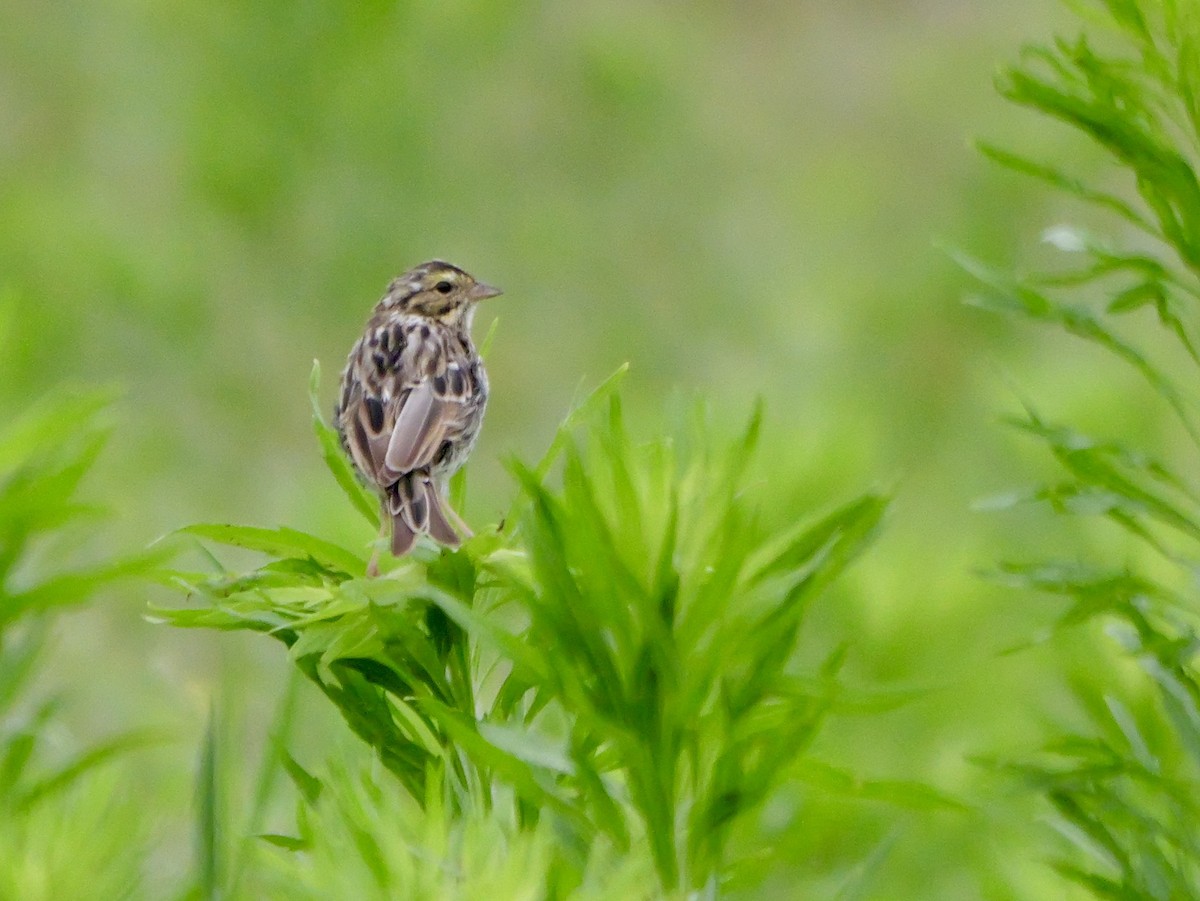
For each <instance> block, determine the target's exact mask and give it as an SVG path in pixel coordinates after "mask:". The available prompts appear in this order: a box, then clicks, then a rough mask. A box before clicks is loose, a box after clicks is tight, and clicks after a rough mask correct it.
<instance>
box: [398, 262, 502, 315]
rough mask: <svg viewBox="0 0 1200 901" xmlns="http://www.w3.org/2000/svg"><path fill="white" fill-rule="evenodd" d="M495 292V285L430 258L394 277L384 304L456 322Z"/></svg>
mask: <svg viewBox="0 0 1200 901" xmlns="http://www.w3.org/2000/svg"><path fill="white" fill-rule="evenodd" d="M498 294H500V290H499V289H498V288H493V287H492V286H491V285H485V284H484V283H483V282H480V281H476V280H475V279H474V278H473V277H472V276H470V275H468V274H467V273H466V272H463V270H461V269H459V268H458V267H457V266H453V265H451V264H450V263H444V262H442V261H441V260H431V261H430V262H428V263H422V264H421V265H420V266H416V267H414V268H412V269H410V270H408V272H406V273H404V274H403V275H401V276H398V277H397V278H395V279H393V280H392V283H391V284H390V285H388V292H387V294H386V295H385V296H384V299H383V306H385V307H389V308H392V309H398V310H401V311H403V312H405V313H413V314H415V315H417V316H424V317H425V318H427V319H438V320H441V321H444V322H450V323H456V322H462V321H464V319H465V318H466V317H467V315H468V313H469V312H470V311H471V310H472V309H473V308H474V306H475V303H476V302H477V301H480V300H486V299H487V298H489V297H496V296H497V295H498Z"/></svg>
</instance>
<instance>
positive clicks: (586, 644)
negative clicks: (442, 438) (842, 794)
mask: <svg viewBox="0 0 1200 901" xmlns="http://www.w3.org/2000/svg"><path fill="white" fill-rule="evenodd" d="M317 378H318V376H317V372H316V371H315V370H314V379H313V389H312V390H313V398H314V422H315V425H316V430H317V434H318V438H319V440H320V443H321V446H322V449H323V452H324V454H325V458H326V462H327V463H328V464H329V466H330V469H331V470H332V472H333V475H334V476H335V478H336V479H337V481H338V483H339V484H340V485H341V486H342V488H343V489H344V490H345V491H346V493H347V495H348V497H349V499H350V501H351V503H352V504H353V505H354V506H355V508H356V509H358V510H360V511H361V512H362V513H363V516H364V518H365V519H366V520H367V521H368V523H369V524H370V525H371V527H372V528H374V527H375V526H376V525H377V520H376V516H375V512H374V510H375V508H374V505H373V504H372V503H370V501H369V498H368V497H367V496H366V494H365V493H364V490H363V489H362V487H361V486H360V485H359V484H358V483H357V482H356V481H355V480H354V478H353V476H352V475H351V473H350V470H349V466H348V464H347V462H346V460H345V459H344V457H343V456H342V455H341V453H340V451H339V450H338V448H337V443H336V437H335V436H334V434H333V433H332V432H331V430H330V429H329V427H328V426H327V425H325V423H324V422H323V421H322V420H321V417H320V414H319V411H318V409H317V405H316V400H315V398H316V387H317ZM618 382H619V379H618V378H616V377H614V378H613V379H610V380H609V381H608V382H607V383H605V385H603V386H602V387H601V388H600V389H598V390H597V391H596V392H595V393H594V394H593V395H592V396H591V397H590V398H589V399H588V400H587V401H586V402H585V403H584V404H583V405H582V406H581V407H580V408H579V409H578V410H576V411H575V412H574V413H573V414H572V415H571V416H570V417H569V418H568V420H567V422H566V423H565V424H564V426H563V427H562V428H561V429H560V431H559V432H558V435H557V437H556V438H555V440H554V442H553V443H552V446H551V448H550V451H549V452H548V453H547V455H546V456H545V457H544V458H543V459H542V460H541V461H540V462H539V463H538V464H537V465H536V466H533V467H527V466H524V465H522V464H520V463H515V462H514V463H513V464H512V467H511V468H512V472H513V474H514V477H515V479H516V481H517V483H518V486H519V489H520V491H519V494H518V497H517V499H516V501H515V502H514V505H513V507H512V509H511V511H510V512H509V514H508V516H506V517H505V519H504V521H503V524H502V525H501V526H500V527H497V528H492V529H487V530H483V531H481V533H480V534H479V535H477V536H476V537H475V538H474V539H472V540H470V541H468V542H467V543H466V544H465V545H464V547H463V548H462V549H461V550H460V551H458V552H453V553H451V552H448V551H447V552H442V553H434V552H432V551H430V550H428V549H418V551H417V553H415V554H413V555H410V556H408V557H405V558H403V559H401V560H399V561H394V564H393V566H392V569H391V570H390V572H388V573H387V574H386V577H384V578H376V579H367V578H364V577H363V573H364V572H365V568H366V561H365V559H364V555H363V554H361V553H359V552H358V551H356V550H353V549H349V548H345V547H342V546H340V545H337V544H334V543H331V542H329V541H326V540H324V539H321V538H318V537H316V536H313V535H310V534H308V533H303V532H299V531H296V530H292V529H257V528H248V527H239V526H227V525H204V526H192V527H189V528H187V529H184V530H182V531H183V533H184V534H185V535H189V536H193V537H197V538H200V539H202V540H204V541H206V542H210V543H217V544H225V545H231V546H234V547H239V548H246V549H250V550H254V551H258V552H261V553H263V554H266V555H268V556H269V557H270V558H271V560H270V561H269V562H267V563H265V564H264V565H262V566H259V567H257V568H254V569H252V570H250V571H247V572H242V573H227V572H220V573H218V574H217V575H215V576H213V575H206V574H202V573H188V572H182V571H173V572H171V573H169V574H167V575H168V578H169V579H170V580H171V581H172V582H173V583H174V584H175V585H177V586H178V587H179V588H180V590H182V591H184V592H186V593H187V594H188V595H189V596H190V597H192V598H194V599H196V600H198V601H199V602H200V606H198V607H188V608H183V609H158V610H156V616H158V617H160V618H161V619H163V620H165V621H167V622H170V623H173V624H175V625H179V626H191V627H206V628H218V629H237V630H247V629H248V630H253V631H259V632H262V633H264V634H268V635H271V636H273V637H275V638H277V639H278V640H280V641H282V642H283V643H284V644H285V645H286V646H287V647H288V648H289V653H290V655H291V658H292V660H293V661H294V662H295V664H296V666H297V667H298V668H299V670H300V671H301V672H302V673H303V674H304V675H305V676H306V677H307V678H308V679H309V680H311V681H312V682H313V683H315V684H316V685H317V686H318V687H319V688H320V689H321V691H323V692H324V693H325V694H326V695H327V696H328V697H329V699H330V700H331V701H333V703H334V704H335V705H337V707H338V709H339V711H340V712H341V714H342V716H343V717H344V718H345V720H346V722H347V724H348V725H349V726H350V728H351V729H353V730H354V732H355V733H357V734H358V735H359V736H360V737H361V738H362V739H363V740H364V741H366V742H367V744H369V745H370V746H371V747H372V748H374V749H375V751H376V752H377V754H378V758H379V760H380V762H381V763H382V765H383V766H384V767H385V768H386V769H387V770H388V771H389V772H390V773H391V774H392V775H393V776H394V777H395V778H396V779H397V780H398V781H399V783H400V784H401V785H402V786H403V787H404V788H405V789H406V790H407V793H408V795H409V797H410V798H411V799H412V802H413V803H415V804H416V805H419V806H422V807H424V809H425V810H426V811H430V812H432V811H437V812H438V813H437V815H438V816H447V817H451V818H456V817H467V818H468V820H467V821H469V818H470V817H475V816H479V815H481V814H486V813H488V812H492V813H493V814H494V815H495V816H497V817H499V820H498V822H500V823H507V824H509V826H510V827H511V828H512V829H516V830H518V831H520V830H533V831H534V833H535V834H536V835H538V836H541V837H542V838H539V839H536V840H535V843H536V842H542V841H544V840H545V838H546V836H548V835H554V836H556V837H557V840H556V843H555V845H554V855H553V864H554V865H553V866H552V867H548V870H547V876H546V879H547V880H548V887H549V889H550V890H551V891H552V893H554V894H555V895H556V896H557V895H559V894H563V893H566V892H568V891H570V890H572V889H574V888H576V887H578V886H579V885H581V884H582V882H583V881H584V880H585V879H586V874H587V873H588V872H589V869H588V867H589V860H590V859H591V850H592V849H593V848H596V847H607V848H611V849H613V850H614V851H615V853H618V854H620V855H628V854H629V853H630V852H631V849H634V848H637V847H641V846H643V845H644V846H645V847H648V849H649V857H650V859H652V860H653V864H654V869H655V872H656V873H657V876H658V880H659V884H660V886H661V888H662V890H664V891H667V892H672V891H674V890H675V889H677V888H687V889H691V890H697V889H707V890H708V891H710V892H715V891H716V890H717V888H718V887H719V885H720V883H721V880H722V878H723V877H724V876H725V874H726V873H727V869H728V861H726V860H725V858H724V854H725V849H726V846H727V839H728V835H729V831H730V829H731V828H732V826H733V825H734V824H735V823H736V822H737V821H738V820H739V818H741V817H744V816H745V815H746V814H747V813H748V812H751V811H754V810H755V809H757V807H758V806H759V805H760V804H761V803H762V801H763V800H764V799H765V798H766V797H767V795H768V794H769V793H770V792H771V791H772V790H774V789H776V788H778V787H779V786H780V785H781V784H782V783H783V782H784V781H786V780H787V779H788V778H789V777H790V776H793V775H795V773H796V767H797V764H798V762H799V761H800V760H802V759H803V758H804V756H805V753H806V751H807V749H808V748H809V746H810V743H811V741H812V739H813V737H814V736H815V734H816V732H817V730H818V729H819V728H820V726H821V724H822V722H823V720H824V719H825V718H826V716H827V715H828V714H829V713H830V712H831V711H832V710H834V709H835V708H836V707H837V705H838V704H839V703H841V701H842V699H843V695H844V694H845V691H844V689H843V688H842V687H841V686H840V685H839V684H838V681H837V670H838V666H839V662H840V660H841V658H842V649H835V650H833V651H832V652H830V653H829V654H828V655H827V656H826V658H825V659H824V660H823V661H820V662H819V663H818V664H817V665H816V666H811V665H810V666H809V667H807V671H805V669H804V668H801V667H799V666H798V661H797V660H796V659H795V656H796V644H797V638H798V634H799V631H800V628H801V625H802V622H803V618H804V614H805V612H806V611H807V610H808V608H809V606H810V604H811V603H812V601H813V599H814V598H815V597H816V596H817V595H818V594H819V593H820V592H821V590H822V589H823V588H824V587H825V586H826V585H828V584H829V582H830V581H831V580H832V579H834V578H836V577H837V576H838V574H839V573H841V572H842V571H843V569H844V568H845V567H846V566H847V565H848V564H849V563H851V562H852V561H853V560H854V559H855V557H856V556H857V555H858V554H859V553H860V552H861V551H862V549H863V548H864V547H865V546H866V544H867V542H868V541H869V540H870V538H871V536H872V535H873V534H874V532H875V530H876V527H877V525H878V523H879V520H880V518H881V516H882V515H883V513H884V510H885V509H886V505H887V502H886V499H885V498H884V497H882V496H880V495H876V494H867V495H864V496H862V497H860V498H858V499H856V500H854V501H852V502H851V503H849V504H846V505H845V506H843V507H841V508H839V509H837V510H835V511H834V512H832V513H830V514H828V515H826V516H824V517H823V518H820V519H818V520H816V521H813V522H805V523H798V524H797V525H795V526H794V527H793V528H791V529H789V530H787V531H786V532H785V533H784V534H768V533H767V532H766V531H765V530H764V529H763V528H762V527H761V526H759V525H758V524H757V521H756V516H755V513H754V504H753V502H752V500H751V499H750V498H749V497H748V496H747V492H746V489H745V479H746V473H747V469H748V467H749V466H750V460H751V458H752V455H753V451H754V447H755V444H756V441H757V436H758V429H759V414H758V413H756V414H755V415H754V417H752V419H751V422H750V424H749V426H748V428H747V430H746V432H745V434H744V435H743V436H742V437H741V438H740V439H739V440H737V441H736V442H734V443H732V444H730V445H728V446H721V445H720V444H719V443H718V442H717V441H715V440H714V439H713V438H712V437H711V435H710V434H709V432H708V430H707V428H706V427H705V426H704V422H703V417H702V416H701V415H699V413H697V415H696V416H694V417H693V419H692V421H691V422H690V424H689V426H688V427H687V428H686V429H684V430H683V431H682V432H681V433H680V434H679V435H678V436H676V437H673V438H664V439H659V440H657V441H652V442H649V443H638V442H635V441H634V440H632V439H631V438H630V436H629V435H628V434H627V432H626V429H625V424H624V419H623V416H622V413H621V405H620V400H619V396H618V394H617V392H616V387H617V384H618ZM554 471H558V473H559V475H558V477H557V478H555V477H553V476H552V473H553V472H554ZM556 484H557V487H555V486H556ZM292 771H293V775H294V776H295V775H296V772H295V770H294V769H293V770H292ZM300 781H301V783H302V784H303V785H310V784H311V783H309V782H308V781H307V780H304V779H301V780H300ZM353 781H354V780H350V782H353ZM312 800H314V801H315V798H313V799H312ZM431 815H433V814H432V813H431ZM547 824H553V829H552V830H551V832H549V833H547V832H545V829H546V828H547ZM493 826H494V824H493ZM514 836H515V833H514ZM311 841H312V839H311V836H310V837H308V838H306V837H305V836H303V835H302V836H300V837H299V838H297V839H296V842H297V843H298V845H299V846H308V845H310V844H311ZM513 841H525V840H524V839H518V838H516V837H514V838H513ZM539 847H540V845H539ZM550 874H553V875H552V876H551V875H550Z"/></svg>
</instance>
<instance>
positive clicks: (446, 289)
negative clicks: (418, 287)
mask: <svg viewBox="0 0 1200 901" xmlns="http://www.w3.org/2000/svg"><path fill="white" fill-rule="evenodd" d="M433 290H434V291H437V293H438V294H449V293H450V292H451V291H453V290H454V285H452V284H450V283H449V282H438V283H437V284H436V285H434V286H433Z"/></svg>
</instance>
